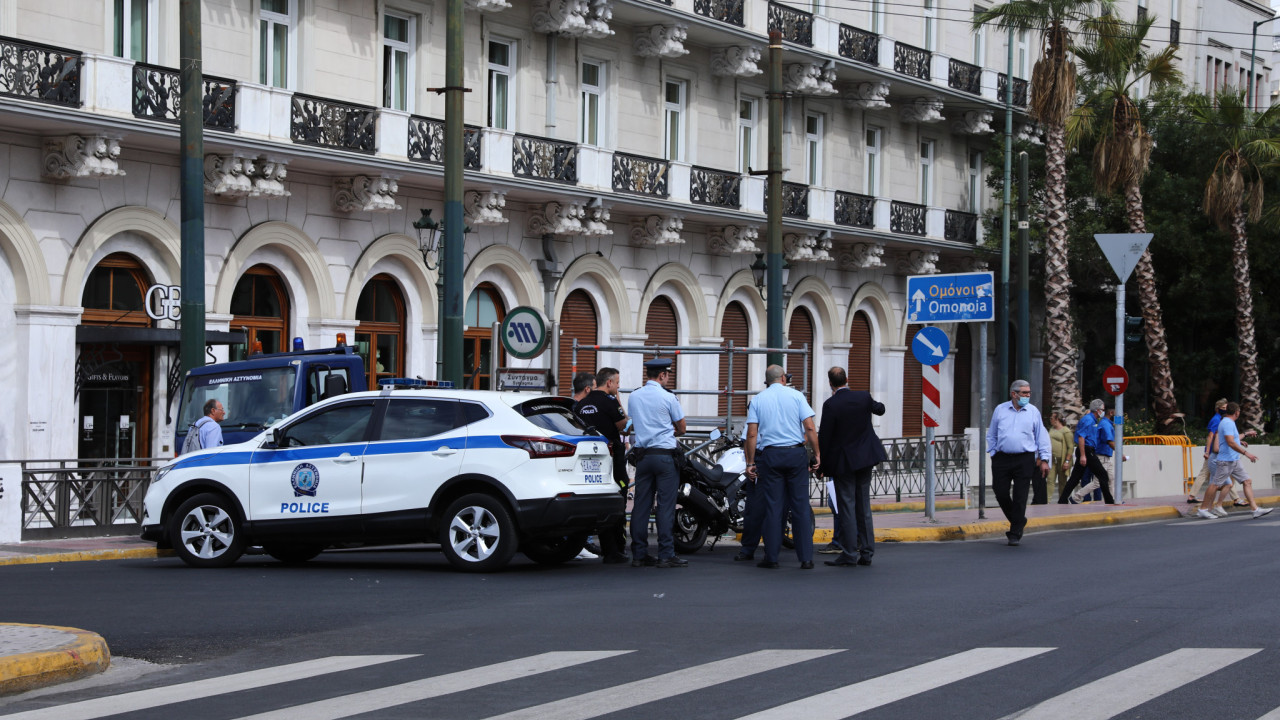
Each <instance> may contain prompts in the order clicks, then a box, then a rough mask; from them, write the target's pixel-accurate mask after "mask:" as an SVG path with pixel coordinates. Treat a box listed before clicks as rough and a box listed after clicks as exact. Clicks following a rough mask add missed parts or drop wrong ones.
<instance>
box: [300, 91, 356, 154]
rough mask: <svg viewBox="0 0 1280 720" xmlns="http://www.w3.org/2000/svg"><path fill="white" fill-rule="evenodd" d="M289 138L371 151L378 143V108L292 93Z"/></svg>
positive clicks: (336, 147)
mask: <svg viewBox="0 0 1280 720" xmlns="http://www.w3.org/2000/svg"><path fill="white" fill-rule="evenodd" d="M290 106H291V111H290V114H289V139H291V140H293V141H294V142H295V143H298V144H299V145H312V146H315V147H323V148H332V149H335V150H351V151H353V152H360V153H367V154H373V152H374V151H376V150H377V149H378V148H377V144H378V142H377V141H378V134H377V132H376V127H377V122H376V121H377V119H378V111H377V110H376V109H374V108H371V107H367V106H364V105H352V104H350V103H344V102H338V101H337V100H329V99H326V98H320V97H315V96H312V95H303V94H302V93H294V94H293V98H292V99H291V103H290Z"/></svg>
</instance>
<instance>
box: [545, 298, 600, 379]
mask: <svg viewBox="0 0 1280 720" xmlns="http://www.w3.org/2000/svg"><path fill="white" fill-rule="evenodd" d="M599 333H600V323H599V319H598V318H597V316H596V306H595V304H594V303H592V302H591V296H590V295H588V294H587V291H586V290H574V291H573V292H571V293H569V296H568V297H566V298H565V299H564V305H562V306H561V307H560V358H559V361H558V362H557V367H556V385H557V386H558V387H559V389H560V394H561V395H572V394H573V374H574V362H573V341H574V340H577V341H578V345H587V346H592V345H595V344H597V343H598V342H599ZM599 369H600V368H598V367H596V351H595V350H593V349H589V347H588V348H587V349H584V348H581V347H579V348H578V363H577V371H578V372H589V373H594V372H596V371H597V370H599Z"/></svg>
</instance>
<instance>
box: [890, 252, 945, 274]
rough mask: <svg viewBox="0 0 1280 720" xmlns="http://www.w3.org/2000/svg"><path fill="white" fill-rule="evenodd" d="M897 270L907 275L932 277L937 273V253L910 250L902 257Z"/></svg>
mask: <svg viewBox="0 0 1280 720" xmlns="http://www.w3.org/2000/svg"><path fill="white" fill-rule="evenodd" d="M898 269H899V270H901V271H902V272H903V273H905V274H907V275H933V274H934V273H936V272H938V253H936V252H933V251H931V250H912V251H910V252H908V253H907V254H906V255H904V256H903V257H902V259H901V261H900V262H899V263H898Z"/></svg>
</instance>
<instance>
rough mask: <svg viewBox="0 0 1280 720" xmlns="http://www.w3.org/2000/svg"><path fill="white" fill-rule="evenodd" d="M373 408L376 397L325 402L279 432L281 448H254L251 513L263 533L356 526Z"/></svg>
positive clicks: (252, 518)
mask: <svg viewBox="0 0 1280 720" xmlns="http://www.w3.org/2000/svg"><path fill="white" fill-rule="evenodd" d="M373 410H374V399H373V398H370V399H367V400H353V401H350V402H344V403H339V404H336V405H328V406H325V407H323V408H320V409H318V410H316V411H315V412H311V413H308V414H306V415H304V416H303V417H300V418H298V419H297V420H295V421H293V422H291V423H289V424H288V425H286V426H285V427H284V428H283V429H282V430H280V433H279V438H280V444H279V447H274V448H273V447H270V446H267V447H262V448H259V449H258V450H255V451H254V453H253V459H252V464H251V466H250V470H249V507H250V510H249V514H250V520H252V521H253V522H254V524H255V525H257V526H258V529H259V530H260V531H261V532H271V531H272V530H273V529H279V530H286V529H287V530H289V531H301V530H303V529H304V528H306V529H308V530H310V529H314V530H317V531H328V532H334V531H338V532H341V531H357V530H358V528H359V522H360V482H361V480H362V477H363V474H364V452H365V448H366V447H367V445H368V442H367V441H368V434H369V430H370V429H371V426H372V419H373ZM305 521H312V522H305ZM276 522H279V523H281V524H282V525H285V526H287V527H284V528H274V527H273V525H274V523H276Z"/></svg>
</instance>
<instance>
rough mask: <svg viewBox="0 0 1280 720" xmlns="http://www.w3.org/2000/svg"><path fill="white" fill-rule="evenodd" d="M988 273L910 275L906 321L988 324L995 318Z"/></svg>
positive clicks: (991, 276) (993, 287) (991, 286)
mask: <svg viewBox="0 0 1280 720" xmlns="http://www.w3.org/2000/svg"><path fill="white" fill-rule="evenodd" d="M994 289H995V280H994V276H993V274H992V273H990V272H972V273H954V274H951V275H911V276H910V277H908V278H907V322H909V323H947V322H990V321H992V320H994V319H995V316H996V303H995V299H994V298H993V297H992V295H993V291H994Z"/></svg>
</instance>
